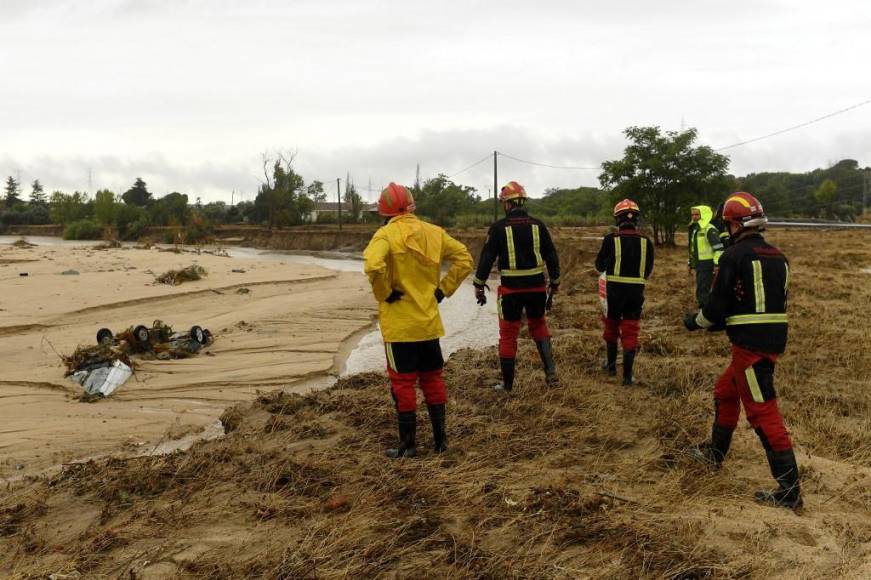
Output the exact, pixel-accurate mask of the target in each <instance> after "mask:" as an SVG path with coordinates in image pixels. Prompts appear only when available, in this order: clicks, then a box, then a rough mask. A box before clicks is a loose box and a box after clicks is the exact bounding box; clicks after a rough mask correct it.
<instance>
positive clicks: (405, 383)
mask: <svg viewBox="0 0 871 580" xmlns="http://www.w3.org/2000/svg"><path fill="white" fill-rule="evenodd" d="M387 376H388V377H390V391H391V393H392V394H393V400H394V401H396V409H397V411H399V412H400V413H405V412H407V411H416V410H417V393H416V392H415V390H414V387H415V385H416V384H417V382H418V379H420V390H421V391H423V397H424V399H425V400H426V404H427V405H441V404H444V403H447V401H448V393H447V389H446V388H445V381H444V378H443V377H442V369H438V370H435V371H428V372H417V373H397V372H396V371H394V370H393V369H390V368H388V369H387Z"/></svg>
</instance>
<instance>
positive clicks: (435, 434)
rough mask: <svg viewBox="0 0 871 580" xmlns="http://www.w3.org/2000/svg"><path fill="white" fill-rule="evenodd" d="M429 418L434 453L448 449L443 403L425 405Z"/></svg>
mask: <svg viewBox="0 0 871 580" xmlns="http://www.w3.org/2000/svg"><path fill="white" fill-rule="evenodd" d="M426 408H427V409H429V420H430V422H431V423H432V441H433V449H434V450H435V452H436V453H444V452H445V451H447V450H448V435H447V433H446V432H445V405H444V403H442V404H440V405H427V407H426Z"/></svg>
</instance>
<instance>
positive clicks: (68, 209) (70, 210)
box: [48, 191, 93, 225]
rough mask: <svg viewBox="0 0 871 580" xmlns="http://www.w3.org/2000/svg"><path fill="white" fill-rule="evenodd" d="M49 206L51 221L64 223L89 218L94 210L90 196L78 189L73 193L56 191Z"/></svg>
mask: <svg viewBox="0 0 871 580" xmlns="http://www.w3.org/2000/svg"><path fill="white" fill-rule="evenodd" d="M48 207H49V216H51V222H52V223H54V224H62V225H66V224H69V223H72V222H75V221H79V220H83V219H86V218H89V217H90V216H91V212H92V211H93V207H92V205H91V204H90V203H88V196H87V195H86V194H84V193H79V192H78V191H77V192H75V193H72V194H68V193H63V192H62V191H55V192H54V193H52V194H51V199H50V201H49V202H48Z"/></svg>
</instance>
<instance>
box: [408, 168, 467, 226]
mask: <svg viewBox="0 0 871 580" xmlns="http://www.w3.org/2000/svg"><path fill="white" fill-rule="evenodd" d="M475 192H476V189H475V188H474V187H469V186H467V185H458V184H456V183H454V182H453V181H451V180H450V179H448V177H447V176H446V175H441V174H439V176H438V177H434V178H432V179H428V180H426V181H425V182H424V183H423V185H422V186H421V187H420V193H419V194H417V195H416V197H415V200H414V201H415V205H416V206H417V212H418V213H420V214H421V215H423V216H426V217H428V218H429V219H431V220H432V221H433V222H434V223H436V224H438V225H440V226H450V225H453V223H454V219H455V218H456V216H457V215H459V214H461V213H472V212H474V211H475V209H476V206H477V205H478V202H479V201H480V198H479V197H478V196H477V195H475Z"/></svg>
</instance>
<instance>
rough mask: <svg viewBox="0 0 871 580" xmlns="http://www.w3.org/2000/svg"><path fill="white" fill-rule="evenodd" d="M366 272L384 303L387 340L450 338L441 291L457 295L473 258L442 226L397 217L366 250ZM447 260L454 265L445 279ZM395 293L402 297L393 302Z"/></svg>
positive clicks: (380, 309) (411, 217)
mask: <svg viewBox="0 0 871 580" xmlns="http://www.w3.org/2000/svg"><path fill="white" fill-rule="evenodd" d="M363 258H364V266H363V270H364V271H365V272H366V275H367V276H368V277H369V283H370V284H371V285H372V293H373V294H374V295H375V299H376V300H377V301H378V315H379V321H380V323H381V335H382V336H383V337H384V340H385V342H418V341H423V340H433V339H435V338H439V337H441V336H444V334H445V330H444V327H443V326H442V320H441V316H439V309H438V303H437V302H436V299H435V290H436V288H441V290H442V292H444V294H445V296H451V295H452V294H453V293H454V292H455V291H456V290H457V288H458V287H459V286H460V284H461V283H462V281H463V279H464V278H465V277H466V276H468V275H469V272H471V271H472V256H471V254H469V250H467V249H466V246H464V245H463V244H462V243H460V242H458V241H457V240H455V239H454V238H452V237H451V236H449V235H448V234H447V232H445V231H444V230H443V229H442V228H440V227H438V226H435V225H432V224H428V223H426V222H423V221H421V220H419V219H418V218H417V217H416V216H415V215H413V214H404V215H400V216H396V217H394V218H393V219H391V220H390V222H388V223H387V225H385V226H383V227H381V228H379V229H378V231H377V232H375V235H374V236H372V240H371V241H370V242H369V245H368V246H367V247H366V250H365V251H364V252H363ZM443 261H448V262H450V263H451V267H450V269H449V270H448V272H447V274H445V277H444V278H442V279H441V280H439V277H440V275H441V264H442V262H443ZM393 290H398V291H400V292H402V293H403V295H402V297H401V298H400V299H399V300H397V301H395V302H393V303H390V304H388V303H387V302H385V300H386V298H387V297H388V296H390V294H391V292H393Z"/></svg>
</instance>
